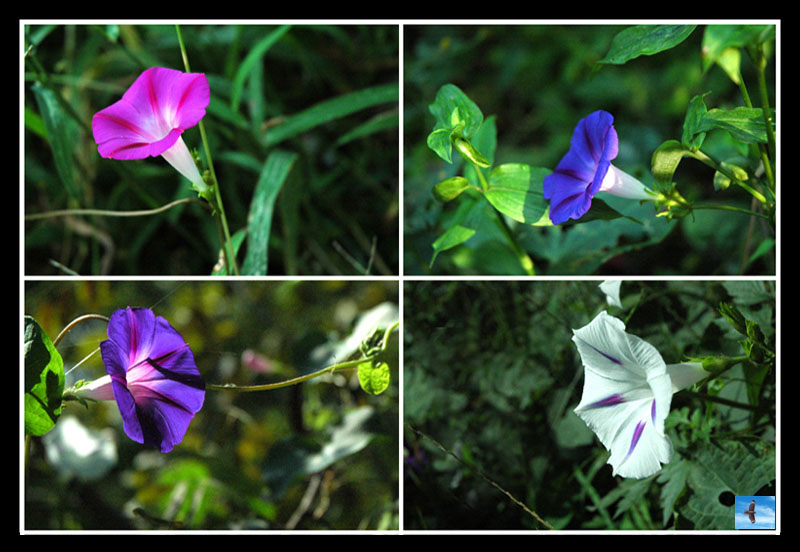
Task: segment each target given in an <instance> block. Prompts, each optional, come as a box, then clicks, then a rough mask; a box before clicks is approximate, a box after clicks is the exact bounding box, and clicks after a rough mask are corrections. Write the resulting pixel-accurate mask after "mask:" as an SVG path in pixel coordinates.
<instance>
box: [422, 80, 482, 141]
mask: <svg viewBox="0 0 800 552" xmlns="http://www.w3.org/2000/svg"><path fill="white" fill-rule="evenodd" d="M428 109H429V110H430V112H431V113H432V114H433V116H434V117H436V126H434V130H438V129H441V128H448V129H455V128H459V127H461V131H460V134H461V136H463V137H464V138H471V137H472V136H473V135H474V134H475V133H476V132H477V131H478V129H479V128H480V127H481V124H483V113H482V112H481V110H480V108H479V107H478V105H477V104H476V103H475V102H473V101H472V100H471V99H469V97H468V96H467V95H466V94H464V92H462V90H461V89H460V88H459V87H458V86H456V85H454V84H445V85H444V86H442V87H441V88H439V91H438V92H437V93H436V98H435V99H434V102H433V103H432V104H431V105H429V106H428Z"/></svg>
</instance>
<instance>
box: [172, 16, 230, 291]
mask: <svg viewBox="0 0 800 552" xmlns="http://www.w3.org/2000/svg"><path fill="white" fill-rule="evenodd" d="M175 31H176V32H177V34H178V44H179V46H180V50H181V57H182V58H183V65H184V68H185V69H186V72H187V73H191V68H190V66H189V57H188V55H187V54H186V45H185V44H184V43H183V34H182V33H181V28H180V25H175ZM197 126H198V128H199V129H200V137H201V139H202V141H203V149H204V150H205V154H206V161H207V162H208V170H209V172H210V173H211V179H212V180H213V182H214V199H215V203H216V205H214V208H215V214H216V215H217V216H215V219H216V220H217V224H221V226H222V234H223V235H224V237H225V239H224V241H223V243H222V249H223V251H224V253H225V262H226V265H227V267H226V268H227V273H228V274H229V275H230V273H231V269H233V272H234V274H236V275H237V276H238V275H239V267H238V265H237V264H236V255H235V254H234V251H233V240H232V239H231V233H230V229H229V228H228V219H227V217H226V216H225V208H224V207H223V205H222V195H221V194H220V191H219V181H218V180H217V173H216V171H215V170H214V162H213V161H212V159H211V148H210V147H209V145H208V136H207V135H206V128H205V126H204V125H203V121H200V122H199V123H198V124H197Z"/></svg>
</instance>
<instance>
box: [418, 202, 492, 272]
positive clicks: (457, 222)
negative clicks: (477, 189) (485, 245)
mask: <svg viewBox="0 0 800 552" xmlns="http://www.w3.org/2000/svg"><path fill="white" fill-rule="evenodd" d="M460 203H461V204H460V205H459V206H458V210H457V211H456V213H455V216H454V217H453V220H452V221H451V222H450V224H449V227H448V228H447V230H446V231H445V233H444V234H442V235H441V236H439V237H438V238H437V239H436V241H434V242H433V244H432V247H433V257H432V258H431V262H430V266H433V263H434V261H436V257H437V256H438V255H439V253H441V252H442V251H446V250H448V249H452V248H453V247H456V246H458V245H461V244H462V243H464V242H465V241H467V240H468V239H470V238H471V237H472V236H474V235H475V232H477V227H478V220H476V219H477V218H478V217H480V215H481V210H482V209H483V207H484V206H485V205H486V204H485V203H484V202H483V201H476V200H475V199H472V198H468V200H467V201H461V202H460Z"/></svg>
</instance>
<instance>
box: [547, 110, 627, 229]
mask: <svg viewBox="0 0 800 552" xmlns="http://www.w3.org/2000/svg"><path fill="white" fill-rule="evenodd" d="M613 123H614V117H613V116H612V115H611V114H610V113H608V112H606V111H602V110H601V111H595V112H594V113H592V114H590V115H588V116H586V117H584V118H583V119H581V120H580V121H579V122H578V124H577V126H576V127H575V130H574V131H573V133H572V138H571V140H570V149H569V151H568V152H567V154H566V155H565V156H564V157H563V158H562V159H561V161H560V162H559V163H558V165H557V166H556V168H555V170H554V171H553V173H551V174H550V175H548V176H546V177H545V179H544V183H543V195H544V197H545V199H549V200H550V220H551V221H552V222H553V224H560V223H562V222H565V221H566V220H568V219H570V218H572V219H578V218H580V217H581V216H583V215H584V214H585V213H586V212H587V211H588V210H589V207H590V206H591V201H592V197H593V196H594V194H596V193H597V192H598V191H599V189H600V186H601V185H602V183H603V180H604V179H605V177H606V174H607V172H608V170H609V167H610V166H611V160H612V159H614V158H615V157H616V156H617V153H618V151H619V139H618V137H617V131H616V130H615V129H614V126H613Z"/></svg>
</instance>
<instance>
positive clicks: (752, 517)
mask: <svg viewBox="0 0 800 552" xmlns="http://www.w3.org/2000/svg"><path fill="white" fill-rule="evenodd" d="M744 513H745V514H747V515H748V516H750V523H755V522H756V501H755V500H751V501H750V507H749V508H748V509H747V510H745V511H744Z"/></svg>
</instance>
